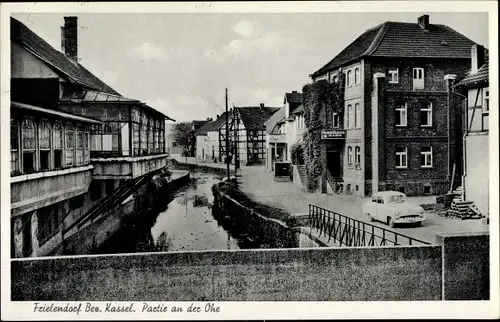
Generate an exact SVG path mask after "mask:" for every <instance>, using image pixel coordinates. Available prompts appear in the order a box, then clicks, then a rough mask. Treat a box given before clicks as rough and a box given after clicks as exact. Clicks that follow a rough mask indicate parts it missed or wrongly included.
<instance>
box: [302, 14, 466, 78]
mask: <svg viewBox="0 0 500 322" xmlns="http://www.w3.org/2000/svg"><path fill="white" fill-rule="evenodd" d="M473 44H474V42H473V41H472V40H470V39H468V38H467V37H465V36H464V35H462V34H460V33H458V32H457V31H455V30H453V29H451V28H450V27H448V26H445V25H438V24H430V25H429V28H428V30H423V29H422V28H421V27H420V26H419V25H418V24H417V23H406V22H392V21H388V22H385V23H383V24H381V25H378V26H376V27H374V28H372V29H369V30H367V31H365V32H364V33H363V34H362V35H361V36H359V37H358V38H357V39H356V40H354V41H353V42H352V43H351V44H350V45H349V46H347V47H346V48H345V49H344V50H342V51H341V52H340V53H339V54H338V55H337V56H335V58H333V59H332V60H331V61H330V62H329V63H328V64H326V65H325V66H323V67H321V68H320V69H319V70H317V71H316V72H314V73H313V74H312V76H318V75H320V74H322V73H324V72H326V71H329V70H332V69H335V68H339V67H342V66H343V65H346V64H348V63H351V62H353V61H356V60H358V59H360V58H362V57H365V56H377V57H413V58H416V57H425V58H470V48H471V46H472V45H473Z"/></svg>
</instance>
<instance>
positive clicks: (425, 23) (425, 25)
mask: <svg viewBox="0 0 500 322" xmlns="http://www.w3.org/2000/svg"><path fill="white" fill-rule="evenodd" d="M418 25H419V26H420V28H422V29H423V30H425V31H427V30H429V15H423V16H420V17H418Z"/></svg>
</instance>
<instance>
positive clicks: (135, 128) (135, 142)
mask: <svg viewBox="0 0 500 322" xmlns="http://www.w3.org/2000/svg"><path fill="white" fill-rule="evenodd" d="M132 149H133V150H134V154H133V155H134V156H138V155H139V124H137V123H132Z"/></svg>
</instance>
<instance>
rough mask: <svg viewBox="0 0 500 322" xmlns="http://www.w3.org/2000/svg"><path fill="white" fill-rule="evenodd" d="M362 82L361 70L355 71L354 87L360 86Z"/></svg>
mask: <svg viewBox="0 0 500 322" xmlns="http://www.w3.org/2000/svg"><path fill="white" fill-rule="evenodd" d="M360 82H361V77H360V74H359V68H356V69H355V70H354V85H358V84H359V83H360Z"/></svg>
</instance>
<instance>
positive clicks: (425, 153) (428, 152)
mask: <svg viewBox="0 0 500 322" xmlns="http://www.w3.org/2000/svg"><path fill="white" fill-rule="evenodd" d="M420 166H421V167H422V168H432V147H431V146H424V147H422V150H421V151H420Z"/></svg>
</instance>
